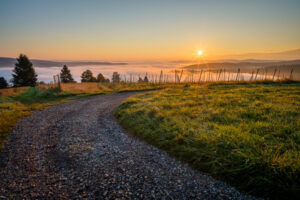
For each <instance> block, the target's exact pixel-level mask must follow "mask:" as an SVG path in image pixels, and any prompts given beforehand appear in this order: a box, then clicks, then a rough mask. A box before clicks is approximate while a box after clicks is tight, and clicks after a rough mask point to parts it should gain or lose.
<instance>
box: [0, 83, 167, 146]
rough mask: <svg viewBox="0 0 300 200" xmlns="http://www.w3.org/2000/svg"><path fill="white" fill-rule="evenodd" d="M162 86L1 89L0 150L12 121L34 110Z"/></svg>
mask: <svg viewBox="0 0 300 200" xmlns="http://www.w3.org/2000/svg"><path fill="white" fill-rule="evenodd" d="M162 87H165V86H164V85H154V84H137V83H132V84H99V83H66V84H62V91H59V90H58V89H57V88H55V86H54V85H51V84H47V85H46V84H43V85H38V86H37V87H20V88H8V89H1V90H0V149H1V147H2V143H3V141H4V140H5V139H6V137H7V134H8V133H9V132H10V131H11V130H12V128H13V127H14V125H15V123H16V122H17V121H18V120H19V119H21V118H22V117H26V116H28V115H30V114H31V113H32V111H35V110H42V109H45V108H47V107H48V106H50V105H55V104H59V103H64V102H67V101H70V100H73V99H77V98H81V97H87V96H94V95H102V94H111V93H116V92H124V91H140V90H153V89H159V88H162Z"/></svg>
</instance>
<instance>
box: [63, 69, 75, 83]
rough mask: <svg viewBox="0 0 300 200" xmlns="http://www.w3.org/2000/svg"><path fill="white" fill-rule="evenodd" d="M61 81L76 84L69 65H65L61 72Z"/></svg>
mask: <svg viewBox="0 0 300 200" xmlns="http://www.w3.org/2000/svg"><path fill="white" fill-rule="evenodd" d="M60 80H61V82H62V83H74V79H73V77H72V74H71V72H70V70H69V68H68V66H67V65H64V66H63V68H62V69H61V71H60Z"/></svg>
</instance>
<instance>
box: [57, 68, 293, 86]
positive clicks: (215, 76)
mask: <svg viewBox="0 0 300 200" xmlns="http://www.w3.org/2000/svg"><path fill="white" fill-rule="evenodd" d="M260 71H261V69H256V71H255V70H254V71H252V73H251V76H250V78H249V81H257V80H272V81H276V80H280V75H281V73H280V70H278V69H276V68H275V69H274V72H272V74H271V75H270V74H268V71H267V70H265V71H263V72H262V73H261V74H259V72H260ZM186 72H187V73H188V75H187V76H186V77H185V80H183V74H184V73H185V71H184V70H183V69H182V70H175V71H174V77H173V78H172V76H173V75H171V74H164V72H163V70H161V71H160V74H159V75H158V74H150V75H148V73H146V74H145V77H147V80H148V82H149V83H154V84H162V83H175V84H177V83H178V84H179V83H182V82H187V83H197V82H198V83H203V82H213V81H241V80H244V77H243V75H242V74H243V73H241V69H240V68H238V69H237V72H236V73H235V72H230V71H226V70H225V69H220V70H217V71H210V70H208V71H207V70H200V71H196V70H186ZM293 72H294V69H291V71H290V73H289V76H287V77H285V76H284V75H282V76H281V78H283V79H285V78H288V79H290V80H293ZM197 74H198V76H197ZM244 74H245V73H244ZM226 75H227V76H226ZM270 76H271V77H272V78H269V77H270ZM145 77H141V76H140V75H138V76H137V75H134V74H130V75H129V77H127V76H126V75H123V82H126V83H134V82H145ZM53 80H54V85H57V88H58V89H59V90H61V80H60V76H59V75H54V76H53Z"/></svg>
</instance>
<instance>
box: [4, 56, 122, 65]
mask: <svg viewBox="0 0 300 200" xmlns="http://www.w3.org/2000/svg"><path fill="white" fill-rule="evenodd" d="M16 62H17V60H16V59H15V58H6V57H0V67H14V66H15V63H16ZM31 62H32V64H33V65H34V66H36V67H59V66H63V65H68V66H83V65H127V63H114V62H98V61H50V60H37V59H31Z"/></svg>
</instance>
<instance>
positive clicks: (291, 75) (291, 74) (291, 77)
mask: <svg viewBox="0 0 300 200" xmlns="http://www.w3.org/2000/svg"><path fill="white" fill-rule="evenodd" d="M293 72H294V69H293V68H292V69H291V73H290V79H291V80H293Z"/></svg>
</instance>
